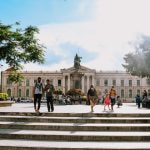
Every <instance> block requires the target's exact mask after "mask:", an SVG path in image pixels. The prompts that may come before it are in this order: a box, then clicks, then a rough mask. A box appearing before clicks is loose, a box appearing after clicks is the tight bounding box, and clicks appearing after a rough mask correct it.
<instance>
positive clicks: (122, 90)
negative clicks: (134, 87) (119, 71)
mask: <svg viewBox="0 0 150 150" xmlns="http://www.w3.org/2000/svg"><path fill="white" fill-rule="evenodd" d="M121 98H124V89H121Z"/></svg>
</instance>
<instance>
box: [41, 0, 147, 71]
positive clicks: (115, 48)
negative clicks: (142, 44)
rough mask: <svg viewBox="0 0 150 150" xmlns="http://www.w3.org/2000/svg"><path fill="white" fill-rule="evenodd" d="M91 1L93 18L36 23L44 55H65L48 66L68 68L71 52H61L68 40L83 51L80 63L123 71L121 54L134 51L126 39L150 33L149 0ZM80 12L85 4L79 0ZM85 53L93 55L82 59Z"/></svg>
mask: <svg viewBox="0 0 150 150" xmlns="http://www.w3.org/2000/svg"><path fill="white" fill-rule="evenodd" d="M90 3H93V4H92V5H91V7H93V10H92V11H91V12H90V14H91V15H92V18H91V17H89V19H88V20H83V21H78V22H77V21H76V22H65V23H53V24H52V23H51V24H47V25H41V26H39V28H40V34H39V36H38V38H39V39H40V41H41V42H42V43H44V44H45V45H46V46H47V54H49V55H50V57H53V55H55V56H59V57H62V58H64V59H63V61H62V60H60V61H59V62H57V63H53V64H52V65H50V66H49V67H48V68H49V69H51V70H52V69H54V68H57V69H58V68H60V67H62V68H67V67H69V65H67V64H70V60H71V59H70V57H71V55H70V52H71V53H73V51H72V49H71V48H70V49H67V51H64V49H63V47H62V45H64V44H65V43H69V44H70V45H73V46H75V47H78V48H79V49H84V50H85V55H84V54H83V53H82V57H83V60H82V64H83V65H85V66H87V67H90V68H93V69H96V70H124V69H123V67H122V65H121V64H122V63H124V61H123V57H124V55H125V54H126V53H128V52H130V51H133V50H134V49H131V46H130V44H129V42H130V41H134V40H135V39H136V37H137V35H138V34H139V33H142V34H149V35H150V30H149V26H150V21H149V19H148V18H149V14H150V9H149V6H150V1H149V0H138V1H137V0H132V1H131V0H113V1H112V0H100V1H98V0H94V1H90ZM83 11H85V7H84V3H83V1H82V5H81V6H80V9H79V11H78V13H81V14H83ZM86 11H88V10H86ZM88 14H89V12H88ZM77 51H78V50H77ZM86 52H87V53H90V55H92V54H93V59H89V61H86V62H84V57H87V56H86ZM74 53H75V52H74ZM95 54H96V56H95ZM94 56H95V57H94ZM72 63H73V57H72Z"/></svg>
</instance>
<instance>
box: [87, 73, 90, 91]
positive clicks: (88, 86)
mask: <svg viewBox="0 0 150 150" xmlns="http://www.w3.org/2000/svg"><path fill="white" fill-rule="evenodd" d="M89 88H90V85H89V75H87V91H88V90H89Z"/></svg>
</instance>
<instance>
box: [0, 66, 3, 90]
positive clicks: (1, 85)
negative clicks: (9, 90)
mask: <svg viewBox="0 0 150 150" xmlns="http://www.w3.org/2000/svg"><path fill="white" fill-rule="evenodd" d="M2 67H3V65H1V64H0V68H1V92H2Z"/></svg>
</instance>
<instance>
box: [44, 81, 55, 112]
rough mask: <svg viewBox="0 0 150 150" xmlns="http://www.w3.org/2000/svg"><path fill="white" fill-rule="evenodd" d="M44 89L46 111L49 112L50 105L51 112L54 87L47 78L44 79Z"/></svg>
mask: <svg viewBox="0 0 150 150" xmlns="http://www.w3.org/2000/svg"><path fill="white" fill-rule="evenodd" d="M44 91H45V92H46V100H47V109H48V112H50V107H51V112H53V111H54V104H53V94H54V91H55V89H54V86H53V85H52V84H51V83H50V80H49V79H47V80H46V85H45V88H44Z"/></svg>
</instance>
